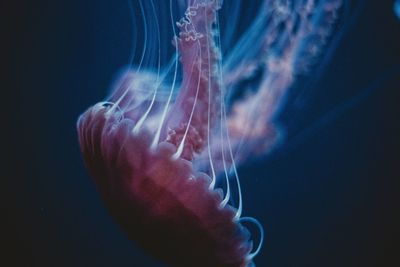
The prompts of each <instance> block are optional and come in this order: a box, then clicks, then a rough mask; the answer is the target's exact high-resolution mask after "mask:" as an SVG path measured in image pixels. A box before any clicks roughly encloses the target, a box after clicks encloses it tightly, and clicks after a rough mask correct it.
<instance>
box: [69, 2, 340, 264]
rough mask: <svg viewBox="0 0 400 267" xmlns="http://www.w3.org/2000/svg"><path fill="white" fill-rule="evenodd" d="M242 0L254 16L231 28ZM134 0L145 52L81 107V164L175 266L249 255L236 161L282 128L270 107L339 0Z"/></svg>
mask: <svg viewBox="0 0 400 267" xmlns="http://www.w3.org/2000/svg"><path fill="white" fill-rule="evenodd" d="M166 3H168V5H167V4H166ZM246 5H248V6H247V8H248V10H249V12H250V14H248V16H249V17H253V18H254V19H253V21H252V22H251V23H250V24H249V25H248V27H247V28H246V29H245V30H238V31H237V32H235V29H234V27H235V26H237V27H238V28H240V27H239V26H238V24H237V23H238V22H237V20H238V19H240V18H243V17H242V15H240V14H241V10H242V9H243V8H245V7H246ZM132 9H133V10H134V11H138V14H141V17H142V21H139V22H136V23H137V24H138V25H139V24H140V25H141V26H142V27H143V38H141V39H137V42H139V44H138V46H141V48H142V53H141V56H140V58H139V60H133V63H132V66H131V67H130V68H129V69H128V70H126V71H124V73H123V74H122V75H121V77H120V78H119V79H118V81H117V82H116V83H115V85H114V86H113V90H112V92H111V94H110V95H109V96H108V97H107V99H106V100H105V101H103V102H99V103H97V104H95V105H93V106H92V107H90V108H89V109H88V110H87V111H85V112H84V113H83V114H82V115H81V116H80V118H79V120H78V124H77V128H78V133H79V143H80V146H81V151H82V155H83V158H84V161H85V164H86V166H87V168H88V170H89V172H90V174H91V176H92V177H93V179H94V182H95V184H96V185H97V188H98V190H99V192H100V194H101V196H102V198H103V200H104V203H105V205H106V206H107V208H108V210H109V211H110V213H111V214H112V215H113V217H114V218H115V220H116V221H117V223H118V224H119V225H120V226H122V228H123V229H124V230H125V231H126V233H127V234H128V236H129V238H130V239H132V240H134V241H135V242H137V243H138V244H139V245H140V246H141V247H143V248H144V249H145V250H146V251H148V252H149V253H151V254H152V255H153V256H155V257H157V258H158V259H160V260H162V261H164V262H165V263H167V264H169V265H172V266H203V267H204V266H210V267H212V266H216V267H217V266H218V267H224V266H227V267H228V266H229V267H242V266H251V265H253V264H254V261H253V259H254V257H255V256H257V255H258V254H259V252H260V250H261V248H262V243H263V239H264V230H263V227H262V224H261V223H260V222H258V221H257V220H256V219H255V218H252V217H244V216H243V215H242V214H243V210H244V209H243V201H242V192H241V190H242V189H241V187H240V180H239V175H238V171H237V166H238V165H239V164H241V163H243V162H244V161H245V160H247V159H248V158H250V157H254V156H257V155H263V154H266V153H267V152H268V151H270V150H271V149H272V148H273V147H274V146H275V145H276V144H278V143H279V141H281V140H282V138H283V129H282V128H281V127H278V124H277V123H276V122H275V120H274V114H275V113H276V112H277V110H278V109H279V107H280V106H281V104H282V103H283V102H284V96H285V94H286V92H287V90H288V89H289V88H290V87H291V86H292V84H293V83H294V81H295V78H296V76H297V75H300V74H302V73H305V72H307V71H309V68H310V66H312V64H314V62H315V61H316V60H317V59H318V58H320V57H321V55H322V54H323V53H322V51H323V49H324V48H326V47H327V46H328V44H329V43H330V41H331V40H332V32H333V31H334V30H335V27H336V26H337V18H338V15H339V14H340V13H341V10H342V9H343V8H342V3H341V1H339V0H324V1H321V0H319V1H314V0H303V1H282V0H265V1H255V2H254V3H253V4H247V3H245V2H244V1H243V2H241V1H225V2H222V1H221V0H187V1H182V0H181V1H174V2H173V1H172V0H171V1H169V2H167V1H159V2H153V1H151V0H150V1H137V2H136V3H135V5H134V6H132ZM180 12H182V18H181V19H180V20H178V21H175V16H176V13H178V14H181V13H180ZM253 12H255V13H256V16H254V14H253ZM150 17H151V19H149V18H150ZM165 25H169V26H168V27H167V29H166V30H165V31H164V30H163V29H162V27H166V26H165ZM168 29H169V31H168ZM168 32H170V33H172V36H169V38H170V39H172V46H171V47H173V50H172V52H171V51H170V54H171V55H172V56H170V60H168V62H167V63H165V62H164V61H165V60H163V58H165V55H168V53H164V54H163V51H162V49H161V48H162V47H164V46H165V45H167V44H165V43H163V42H162V41H163V36H165V35H166V34H168ZM169 43H170V42H169ZM167 50H168V49H167ZM164 63H165V64H164ZM134 64H136V66H134ZM249 224H254V225H255V226H257V227H258V228H257V229H258V230H259V233H258V234H257V233H255V232H253V231H252V233H250V231H249V230H248V229H247V228H246V227H247V226H248V225H249ZM256 235H258V238H256V239H257V240H256V241H257V242H253V239H254V237H255V236H256Z"/></svg>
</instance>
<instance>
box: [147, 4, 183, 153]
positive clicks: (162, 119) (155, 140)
mask: <svg viewBox="0 0 400 267" xmlns="http://www.w3.org/2000/svg"><path fill="white" fill-rule="evenodd" d="M169 3H170V5H169V13H170V19H171V24H172V30H173V32H174V43H175V69H174V78H173V81H172V86H171V90H170V93H169V95H168V100H167V103H166V104H165V107H164V109H163V112H162V115H161V120H160V123H159V126H158V128H157V131H156V134H155V136H154V138H153V141H152V143H151V149H152V150H153V151H154V150H155V149H156V147H157V145H158V142H159V140H160V136H161V130H162V129H163V125H164V121H165V118H166V116H167V112H168V109H169V105H170V104H171V100H172V95H173V93H174V89H175V85H176V79H177V74H178V40H177V38H176V31H175V26H174V17H173V12H172V0H170V2H169Z"/></svg>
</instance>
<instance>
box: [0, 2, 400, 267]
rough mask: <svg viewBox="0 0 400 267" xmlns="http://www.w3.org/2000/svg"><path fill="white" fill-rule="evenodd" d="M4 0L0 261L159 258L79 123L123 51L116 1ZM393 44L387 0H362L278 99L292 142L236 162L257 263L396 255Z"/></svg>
mask: <svg viewBox="0 0 400 267" xmlns="http://www.w3.org/2000/svg"><path fill="white" fill-rule="evenodd" d="M0 10H1V11H0V12H1V13H4V14H3V15H2V16H1V17H2V20H3V19H5V20H6V21H4V23H2V25H3V26H6V28H5V32H4V34H3V38H2V43H3V45H4V44H5V48H4V49H2V52H1V53H2V63H5V64H4V69H2V84H3V86H2V88H1V92H2V93H3V94H5V95H4V96H3V102H4V103H3V105H2V109H4V111H2V115H3V116H2V117H3V119H2V122H3V123H2V126H1V132H2V135H4V137H3V138H2V139H1V140H2V142H4V143H3V144H2V146H1V147H2V149H1V151H2V154H3V157H2V158H3V159H2V160H1V162H2V167H1V168H2V171H1V174H2V175H1V177H2V183H1V184H2V185H1V188H2V189H3V190H4V193H2V194H1V195H2V198H3V199H2V201H1V203H2V206H4V207H2V210H1V223H2V225H3V226H2V227H1V229H2V230H3V231H4V233H2V235H1V242H2V249H1V254H4V255H2V256H1V257H0V265H1V266H60V267H62V266H149V267H153V266H154V267H161V266H163V265H162V264H161V263H158V262H157V261H155V260H154V259H152V258H151V257H149V256H148V255H147V254H146V253H145V252H143V251H142V250H141V249H139V248H138V247H137V246H136V245H135V244H134V243H133V242H131V241H129V240H127V238H126V236H125V235H124V233H123V232H122V231H121V230H120V229H119V228H118V227H117V226H116V225H115V224H114V222H113V220H112V218H111V217H110V216H109V215H108V213H107V211H106V210H105V208H104V206H103V205H102V202H101V200H100V198H99V196H98V194H97V192H96V191H95V188H94V186H93V184H92V182H91V180H90V178H89V176H88V175H87V173H86V171H85V169H84V166H83V162H82V160H81V156H80V152H79V147H78V143H77V135H76V130H75V122H76V119H77V117H78V115H79V114H80V113H81V112H83V111H84V110H85V109H86V108H87V107H88V106H90V105H92V104H93V103H95V102H97V101H99V100H101V99H103V97H104V96H105V94H106V92H107V90H108V87H109V85H110V83H111V81H112V79H113V75H114V74H115V73H116V71H117V70H118V69H119V68H120V67H121V66H122V65H123V64H125V63H126V62H127V58H128V56H129V52H130V50H129V49H130V45H131V39H130V38H131V36H130V35H129V32H130V29H129V25H130V21H129V20H130V18H129V12H128V10H127V5H126V3H125V2H123V1H87V0H81V1H77V0H73V1H31V2H25V3H24V2H17V3H14V4H5V3H2V4H1V8H0ZM166 45H169V44H166ZM399 48H400V21H399V20H398V19H397V18H396V17H395V15H394V13H393V1H389V0H384V1H372V0H371V1H367V2H366V5H365V7H364V8H363V10H362V11H361V13H360V14H359V17H358V19H357V21H356V22H355V24H354V25H353V26H352V27H351V28H350V29H349V32H348V33H347V35H345V36H344V39H343V40H342V42H341V44H340V45H339V46H338V48H337V51H336V53H335V54H334V56H333V58H332V60H331V63H330V64H329V65H328V67H327V69H326V72H325V75H323V76H322V77H321V79H320V80H319V82H318V83H317V84H315V87H314V89H309V91H307V90H306V91H305V93H304V95H306V96H307V97H305V98H301V99H302V100H304V101H300V102H301V103H300V104H298V102H296V101H294V100H293V99H289V100H288V103H289V104H290V103H291V104H293V105H289V106H288V108H286V109H284V110H283V111H282V115H281V119H282V121H283V123H285V122H286V123H287V125H288V127H289V132H288V141H287V142H286V143H285V144H283V145H282V146H281V147H280V148H278V149H277V150H276V151H275V152H274V153H272V154H270V155H269V156H268V157H266V158H264V159H259V160H258V161H256V162H253V163H248V164H247V165H245V166H244V167H243V168H241V170H240V174H241V177H242V183H243V190H244V201H245V203H244V205H245V215H252V216H255V217H257V218H259V219H260V221H261V222H262V223H263V224H264V226H265V230H266V240H265V246H264V248H263V250H262V253H261V254H260V255H259V256H258V257H257V258H256V263H257V266H261V267H267V266H273V267H275V266H277V267H280V266H282V267H286V266H293V267H297V266H299V267H302V266H304V267H305V266H307V267H310V266H313V267H314V266H315V267H321V266H332V267H334V266H342V267H343V266H400V257H399V249H400V247H399V244H400V227H399V226H400V219H399V208H400V206H399V203H400V190H399V189H400V155H399V151H400V141H399V137H400V119H399V117H400V104H399V103H400V97H399V95H400V94H399V92H398V91H399V89H400V69H399V68H400V50H399ZM303 102H304V103H303ZM296 103H297V104H296ZM293 118H295V119H293ZM3 190H2V191H3ZM194 260H195V259H194Z"/></svg>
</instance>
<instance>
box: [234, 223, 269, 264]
mask: <svg viewBox="0 0 400 267" xmlns="http://www.w3.org/2000/svg"><path fill="white" fill-rule="evenodd" d="M239 221H240V222H251V223H253V224H254V225H255V226H257V228H258V230H259V231H260V241H259V243H258V246H257V248H256V250H255V251H254V252H252V253H250V254H248V255H247V259H248V260H249V261H251V260H253V258H254V257H255V256H257V255H258V254H259V253H260V251H261V248H262V245H263V243H264V227H262V225H261V223H260V222H259V221H258V220H257V219H256V218H253V217H242V218H240V219H239Z"/></svg>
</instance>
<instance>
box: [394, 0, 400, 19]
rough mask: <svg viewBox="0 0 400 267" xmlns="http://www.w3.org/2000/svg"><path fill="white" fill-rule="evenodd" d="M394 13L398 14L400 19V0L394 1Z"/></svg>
mask: <svg viewBox="0 0 400 267" xmlns="http://www.w3.org/2000/svg"><path fill="white" fill-rule="evenodd" d="M393 9H394V13H395V14H396V16H397V18H398V19H400V0H396V1H395V2H394V7H393Z"/></svg>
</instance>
